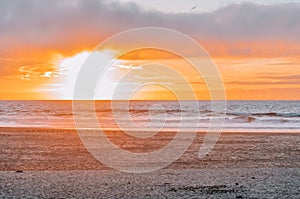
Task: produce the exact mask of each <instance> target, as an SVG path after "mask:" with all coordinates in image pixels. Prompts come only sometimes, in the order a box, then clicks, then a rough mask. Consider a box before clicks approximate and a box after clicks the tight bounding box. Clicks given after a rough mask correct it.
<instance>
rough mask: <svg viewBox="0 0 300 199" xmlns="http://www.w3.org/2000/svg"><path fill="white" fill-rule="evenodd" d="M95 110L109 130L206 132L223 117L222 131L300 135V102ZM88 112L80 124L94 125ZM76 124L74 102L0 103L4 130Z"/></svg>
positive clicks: (99, 104)
mask: <svg viewBox="0 0 300 199" xmlns="http://www.w3.org/2000/svg"><path fill="white" fill-rule="evenodd" d="M82 103H86V102H84V101H83V102H82ZM128 107H129V108H128ZM95 110H96V115H97V119H98V122H99V125H100V127H101V128H103V129H110V130H113V129H118V126H124V125H125V126H126V125H127V126H128V125H130V126H131V129H132V130H141V131H142V130H152V129H160V130H166V131H167V130H172V131H173V130H176V129H178V128H179V127H180V126H181V127H182V128H184V129H186V130H187V131H188V130H191V129H193V130H194V129H198V130H199V131H206V130H207V128H208V127H209V125H210V121H211V119H212V118H218V117H222V116H225V122H224V126H223V131H224V132H226V131H227V132H235V131H241V132H266V131H271V132H300V101H227V106H226V113H225V112H221V113H220V112H217V111H213V110H212V109H211V102H210V101H181V102H180V103H179V102H177V101H130V103H129V106H127V103H125V102H124V101H116V102H115V103H114V107H113V111H112V107H111V101H96V103H95ZM88 111H89V110H85V109H82V110H81V111H80V112H79V113H78V112H77V113H76V114H77V117H83V118H84V120H80V121H81V122H82V121H84V122H86V123H89V122H93V120H92V119H90V118H89V117H87V114H86V112H88ZM78 114H79V115H78ZM81 114H82V115H81ZM225 114H226V115H225ZM76 126H77V127H78V126H81V125H75V122H74V119H73V112H72V101H56V100H53V101H0V127H40V128H76ZM161 127H163V128H161Z"/></svg>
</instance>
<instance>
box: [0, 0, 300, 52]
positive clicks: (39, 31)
mask: <svg viewBox="0 0 300 199" xmlns="http://www.w3.org/2000/svg"><path fill="white" fill-rule="evenodd" d="M299 19H300V4H297V3H289V4H280V5H279V4H276V5H259V4H251V3H242V4H232V5H229V6H227V7H224V8H221V9H218V10H216V11H214V12H211V13H199V14H197V13H177V14H176V13H163V12H158V11H145V10H143V9H142V8H140V7H138V6H137V5H136V4H133V3H126V4H125V3H118V2H116V1H101V0H98V1H97V0H89V1H84V0H64V1H60V0H52V1H39V0H27V1H21V0H15V1H11V0H2V1H1V2H0V30H1V32H0V43H1V46H0V53H1V55H2V56H1V57H3V55H13V54H18V55H22V54H23V53H24V54H27V53H31V55H33V54H34V53H35V52H32V51H36V50H38V51H39V52H44V51H49V50H50V51H52V52H58V53H70V52H71V53H72V52H73V51H76V50H77V51H78V50H82V49H84V48H88V49H91V48H93V47H94V46H95V45H97V44H98V42H100V41H102V40H103V39H105V38H107V37H109V36H111V35H112V34H114V33H117V32H120V31H122V30H126V29H129V28H136V27H145V26H158V27H165V28H172V29H175V30H178V31H181V32H183V33H185V34H187V35H190V36H192V37H193V38H194V39H196V40H197V41H199V42H200V43H203V44H204V45H205V47H207V48H208V49H209V50H210V49H211V51H212V53H216V54H218V53H219V54H220V53H225V54H226V53H227V54H233V55H235V54H236V55H243V54H247V55H248V54H251V53H259V52H256V49H258V48H259V49H262V50H263V51H268V53H272V52H273V53H274V54H276V53H277V54H280V53H284V54H285V55H286V54H287V55H289V54H297V53H299V52H300V49H299V47H298V46H299V45H298V43H299V42H300V37H299V35H300V23H299ZM216 41H217V42H218V43H219V44H220V46H217V47H216V46H214V45H215V42H216ZM256 42H257V43H259V45H260V46H256V45H258V44H257V43H256ZM295 42H296V44H297V45H296V44H295ZM278 45H280V46H278ZM285 49H286V50H287V51H288V52H282V51H284V50H285Z"/></svg>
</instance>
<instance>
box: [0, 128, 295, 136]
mask: <svg viewBox="0 0 300 199" xmlns="http://www.w3.org/2000/svg"><path fill="white" fill-rule="evenodd" d="M80 129H82V130H95V131H96V130H99V129H100V128H86V129H84V128H80ZM101 129H102V130H103V131H106V132H120V129H118V128H101ZM131 130H133V131H134V132H139V131H143V132H150V131H151V130H140V129H131ZM1 131H8V132H12V131H47V132H48V131H50V132H52V131H65V132H74V131H75V132H76V131H77V128H76V127H74V128H67V127H46V126H45V127H27V126H26V127H22V126H16V127H4V126H0V132H1ZM161 132H163V133H174V132H176V130H164V131H161ZM186 132H191V131H189V130H188V129H187V130H186ZM192 132H194V131H192ZM197 133H201V134H204V133H207V131H204V130H198V131H197ZM222 133H226V134H244V133H257V134H281V133H282V134H299V133H300V129H259V130H256V129H225V130H223V131H222V132H221V134H222Z"/></svg>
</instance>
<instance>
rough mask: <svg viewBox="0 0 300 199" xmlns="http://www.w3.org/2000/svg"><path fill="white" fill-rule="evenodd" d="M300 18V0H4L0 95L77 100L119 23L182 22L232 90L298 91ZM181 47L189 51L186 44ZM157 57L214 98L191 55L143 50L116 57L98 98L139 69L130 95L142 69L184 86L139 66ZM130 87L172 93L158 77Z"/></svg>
mask: <svg viewBox="0 0 300 199" xmlns="http://www.w3.org/2000/svg"><path fill="white" fill-rule="evenodd" d="M192 8H194V9H192ZM299 19H300V1H296V0H290V1H289V0H285V1H283V0H268V1H267V0H255V1H250V2H249V1H242V0H232V1H229V0H227V1H225V0H211V1H202V0H198V1H196V0H185V1H183V0H160V1H158V0H152V1H146V0H139V1H137V0H119V1H117V0H113V1H108V0H89V1H85V0H64V1H60V0H52V1H39V0H27V1H22V0H15V1H10V0H1V1H0V30H1V31H0V43H1V45H0V99H2V100H10V99H20V100H21V99H72V97H73V89H74V84H75V81H76V77H77V75H78V72H79V70H80V68H81V66H82V64H83V63H84V61H85V60H86V59H87V58H88V56H89V54H90V53H91V52H92V51H93V49H95V47H96V46H97V45H98V44H99V43H101V42H102V41H104V40H105V39H107V38H109V37H111V36H112V35H114V34H117V33H119V32H121V31H125V30H128V29H131V28H141V27H149V26H151V27H163V28H169V29H173V30H176V31H180V32H182V33H184V34H186V35H188V36H190V37H191V38H193V39H194V40H195V41H197V42H198V43H199V45H201V46H203V48H204V49H205V50H206V51H207V53H208V54H209V55H210V56H211V59H212V60H213V61H214V63H215V64H216V65H217V66H218V69H219V71H220V74H221V76H222V79H223V81H224V86H225V88H226V94H227V98H228V99H230V100H299V99H300V57H299V54H300V45H299V44H300V37H299V35H300V23H299ZM139 39H143V35H141V36H140V38H137V39H136V40H135V41H122V42H120V43H117V44H115V45H114V46H111V47H110V48H108V49H102V50H103V51H102V52H99V55H100V54H106V55H108V56H112V57H113V56H114V54H117V53H116V52H118V51H120V50H121V49H123V48H125V47H126V45H130V44H131V43H132V42H138V40H139ZM175 43H176V42H175ZM184 49H185V50H186V51H187V52H188V51H189V47H188V46H184ZM190 56H197V55H194V54H193V53H192V52H191V54H190ZM153 61H155V62H158V61H159V62H160V63H163V64H165V65H168V66H169V67H170V68H172V69H174V70H176V71H177V72H178V73H180V74H182V75H183V76H184V77H185V78H186V79H187V80H188V82H190V83H191V85H192V87H193V89H194V90H195V93H196V94H197V97H198V98H199V99H209V93H208V91H207V88H206V85H205V82H204V81H203V79H201V78H199V75H197V74H196V73H195V71H193V69H192V67H191V66H190V65H189V64H188V63H186V62H185V61H183V60H182V59H181V58H179V57H176V56H175V57H174V56H173V55H171V54H170V53H169V54H168V53H164V52H161V51H155V52H154V51H147V50H141V51H137V52H132V53H129V54H127V55H124V56H122V57H118V58H117V60H116V63H114V65H113V66H112V67H111V68H110V69H109V70H108V71H107V73H106V75H105V77H103V82H102V84H101V86H100V88H99V89H100V90H101V92H100V91H99V92H100V93H99V96H98V95H97V93H96V97H97V98H98V97H99V99H110V98H111V96H112V94H113V90H114V88H115V87H116V85H117V84H118V82H119V80H120V77H121V76H122V75H124V74H126V73H127V72H129V71H133V73H134V74H135V76H134V78H132V79H127V81H126V82H125V83H124V85H125V86H123V87H122V88H123V90H122V92H124V96H125V95H126V93H128V92H131V91H130V88H132V85H138V84H139V83H141V82H140V81H139V80H138V79H139V78H140V79H145V78H149V77H148V76H147V74H148V75H149V74H150V75H151V76H152V77H153V76H155V81H162V80H164V81H168V83H169V84H173V85H175V84H176V85H180V82H179V80H177V79H176V78H173V77H172V75H171V74H166V73H163V72H161V71H162V70H159V69H156V70H153V68H154V67H152V68H151V67H150V66H149V67H141V66H142V65H143V64H145V63H151V62H153ZM136 77H137V78H136ZM151 81H154V80H153V78H152V79H151ZM96 92H98V91H96ZM182 92H184V91H182ZM134 96H135V97H136V98H137V99H173V97H174V95H172V94H170V92H169V91H166V90H165V89H164V88H161V87H156V86H149V87H144V88H143V89H141V91H140V92H137V93H135V94H134ZM121 98H122V95H121Z"/></svg>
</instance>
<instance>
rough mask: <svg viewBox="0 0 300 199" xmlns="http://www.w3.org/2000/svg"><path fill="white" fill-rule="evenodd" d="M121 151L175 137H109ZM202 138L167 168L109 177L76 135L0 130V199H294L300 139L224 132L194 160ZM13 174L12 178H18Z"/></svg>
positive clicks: (109, 172)
mask: <svg viewBox="0 0 300 199" xmlns="http://www.w3.org/2000/svg"><path fill="white" fill-rule="evenodd" d="M107 135H108V137H109V138H110V139H111V140H112V142H114V143H115V144H117V145H118V146H120V147H122V148H124V149H125V150H129V151H134V152H147V151H151V150H156V149H159V148H160V147H162V146H164V145H165V144H167V143H168V142H169V141H170V139H172V138H173V136H174V133H172V132H169V133H162V134H159V135H158V136H155V137H153V138H152V139H145V140H141V139H133V138H130V137H128V136H126V135H124V134H122V133H118V132H107ZM203 137H204V134H203V133H199V134H198V135H197V137H196V138H195V140H194V143H193V144H192V145H191V147H190V148H189V149H188V150H187V151H186V152H185V153H184V155H183V156H182V157H181V158H180V159H178V160H177V161H176V162H174V163H172V164H171V165H170V166H168V167H167V168H165V169H162V170H159V171H156V172H152V173H147V174H128V173H121V172H118V171H115V170H113V169H110V168H108V167H107V166H105V165H103V164H101V163H99V162H98V161H97V160H95V159H94V158H93V157H92V156H91V155H90V154H89V153H88V151H87V150H86V149H85V148H84V146H83V145H82V143H81V141H80V139H79V137H78V135H77V133H76V131H75V130H59V129H33V128H0V160H1V161H0V196H4V197H11V196H16V197H18V196H19V197H21V196H25V197H45V198H53V197H62V198H70V197H75V198H83V197H89V198H99V197H111V198H123V197H126V198H153V197H155V198H176V197H178V198H180V197H186V198H188V197H191V196H194V197H195V198H214V197H218V198H220V197H221V198H228V197H229V198H270V197H280V198H282V197H287V198H293V197H294V198H298V197H299V195H300V190H299V186H300V134H297V133H289V132H286V133H270V132H268V133H243V132H240V133H223V134H222V135H221V137H220V139H219V141H218V143H217V145H216V146H215V148H214V149H213V150H212V151H211V153H210V154H209V155H208V156H206V157H205V158H204V159H199V158H197V157H198V152H199V148H200V146H201V143H202V140H203ZM16 171H18V172H16Z"/></svg>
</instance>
